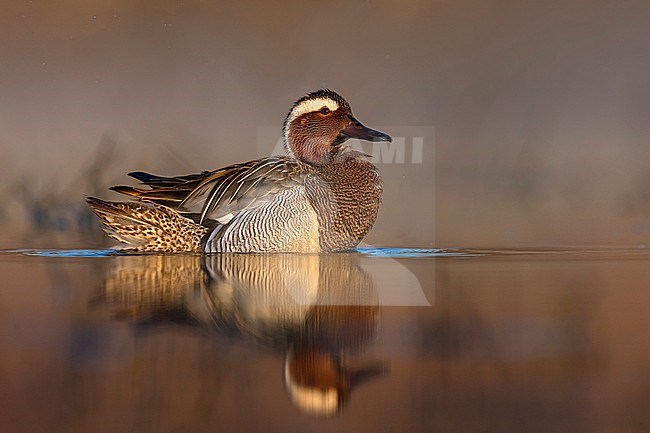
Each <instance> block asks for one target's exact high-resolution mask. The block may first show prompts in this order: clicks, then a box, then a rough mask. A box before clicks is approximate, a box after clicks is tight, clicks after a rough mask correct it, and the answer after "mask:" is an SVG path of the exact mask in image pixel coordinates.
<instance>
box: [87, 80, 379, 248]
mask: <svg viewBox="0 0 650 433" xmlns="http://www.w3.org/2000/svg"><path fill="white" fill-rule="evenodd" d="M283 138H284V145H285V149H286V152H287V155H285V156H271V157H267V158H262V159H256V160H253V161H249V162H245V163H241V164H235V165H231V166H228V167H225V168H221V169H218V170H214V171H204V172H202V173H200V174H191V175H187V176H177V177H162V176H155V175H151V174H148V173H143V172H134V173H129V175H130V176H131V177H134V178H135V179H137V180H139V181H140V182H141V183H142V184H143V185H144V187H132V186H114V187H112V188H111V189H112V190H114V191H117V192H119V193H122V194H125V195H128V196H131V197H134V198H135V200H137V201H136V202H106V201H103V200H99V199H97V198H94V197H88V198H87V200H88V203H89V204H90V206H91V207H92V209H93V211H94V212H95V213H96V214H97V216H99V218H100V219H101V221H102V223H103V225H104V229H105V230H106V232H107V233H108V234H109V235H110V236H111V237H113V238H115V239H117V240H119V241H120V242H123V243H125V244H126V246H124V247H123V248H122V250H123V251H131V252H206V253H213V252H237V253H252V252H298V253H319V252H331V251H341V250H347V249H351V248H354V247H356V246H357V245H358V244H359V242H361V240H362V239H363V237H364V236H365V235H366V234H367V233H368V232H369V231H370V229H371V228H372V226H373V224H374V222H375V219H376V217H377V211H378V209H379V205H380V203H381V193H382V180H381V177H380V176H379V172H378V169H377V167H375V166H374V165H373V164H372V163H370V162H369V161H368V158H367V157H368V156H367V155H366V154H364V153H361V152H357V151H354V150H352V149H350V148H349V147H345V146H342V145H343V143H345V141H346V140H348V139H349V138H357V139H361V140H368V141H391V137H390V136H389V135H387V134H384V133H383V132H379V131H375V130H373V129H370V128H367V127H366V126H364V125H362V124H361V123H360V122H359V121H358V120H357V119H355V118H354V116H353V115H352V110H351V109H350V105H349V104H348V103H347V101H346V100H345V99H343V98H342V97H341V96H340V95H339V94H337V93H335V92H333V91H331V90H327V89H322V90H318V91H316V92H312V93H309V94H308V95H306V96H304V97H302V98H300V99H299V100H298V101H297V102H296V103H295V104H294V105H293V107H292V109H291V111H290V112H289V114H288V115H287V118H286V120H285V121H284V127H283Z"/></svg>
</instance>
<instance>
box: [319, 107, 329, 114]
mask: <svg viewBox="0 0 650 433" xmlns="http://www.w3.org/2000/svg"><path fill="white" fill-rule="evenodd" d="M329 113H330V109H329V108H327V107H323V108H321V109H320V114H329Z"/></svg>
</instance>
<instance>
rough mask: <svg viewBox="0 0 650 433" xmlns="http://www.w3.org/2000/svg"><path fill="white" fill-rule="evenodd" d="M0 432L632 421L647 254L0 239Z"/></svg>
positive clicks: (638, 390) (645, 397)
mask: <svg viewBox="0 0 650 433" xmlns="http://www.w3.org/2000/svg"><path fill="white" fill-rule="evenodd" d="M0 273H1V274H2V276H3V278H2V284H1V286H0V287H1V288H0V353H1V354H2V356H1V357H0V389H1V390H2V392H0V431H2V432H5V431H6V432H170V433H172V432H173V433H181V432H188V433H196V432H214V431H219V432H344V431H345V432H347V431H354V432H434V431H440V432H564V431H566V432H647V431H650V415H649V414H650V346H649V343H650V314H649V313H648V311H650V290H649V287H650V253H647V252H645V251H643V250H634V251H633V250H618V251H614V250H608V251H603V250H594V251H579V250H573V251H538V252H531V251H518V252H516V251H439V250H412V249H362V250H359V251H358V252H356V253H351V254H330V255H218V256H211V257H202V256H191V255H171V256H153V255H152V256H123V255H115V254H113V252H112V251H110V250H20V251H10V250H5V251H2V252H0Z"/></svg>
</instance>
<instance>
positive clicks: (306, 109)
mask: <svg viewBox="0 0 650 433" xmlns="http://www.w3.org/2000/svg"><path fill="white" fill-rule="evenodd" d="M323 107H327V108H329V109H330V111H336V110H338V109H339V104H338V103H337V102H336V101H334V100H333V99H330V98H315V99H307V100H306V101H302V102H301V103H300V104H298V105H296V106H295V107H294V108H293V110H291V115H290V116H289V119H287V125H289V124H291V122H293V121H294V120H296V119H297V118H298V117H300V116H302V115H303V114H307V113H313V112H314V111H319V110H320V109H321V108H323Z"/></svg>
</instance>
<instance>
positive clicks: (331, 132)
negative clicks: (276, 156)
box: [283, 89, 392, 165]
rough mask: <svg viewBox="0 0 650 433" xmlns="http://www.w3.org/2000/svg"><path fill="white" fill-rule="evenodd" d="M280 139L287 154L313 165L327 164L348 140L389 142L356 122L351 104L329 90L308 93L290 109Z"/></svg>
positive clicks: (376, 132)
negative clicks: (281, 138) (282, 140)
mask: <svg viewBox="0 0 650 433" xmlns="http://www.w3.org/2000/svg"><path fill="white" fill-rule="evenodd" d="M283 136H284V145H285V148H286V150H287V153H288V154H289V155H290V156H292V157H294V158H296V159H298V160H300V161H303V162H306V163H308V164H312V165H323V164H326V163H327V162H328V161H329V160H330V159H331V157H332V156H333V155H335V154H336V153H337V152H339V150H340V147H341V145H342V144H343V143H345V141H346V140H348V139H349V138H356V139H359V140H366V141H392V138H391V137H390V136H389V135H387V134H384V133H383V132H379V131H376V130H374V129H370V128H368V127H366V126H364V125H363V124H362V123H361V122H359V121H358V120H357V119H356V118H355V117H354V116H353V115H352V109H351V108H350V104H348V102H347V101H346V100H345V99H343V97H342V96H341V95H339V94H338V93H336V92H333V91H331V90H328V89H321V90H317V91H316V92H312V93H309V94H307V95H305V96H303V97H302V98H300V99H299V100H298V101H297V102H296V103H295V104H294V105H293V107H292V108H291V111H290V112H289V114H288V115H287V118H286V119H285V121H284V126H283Z"/></svg>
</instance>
